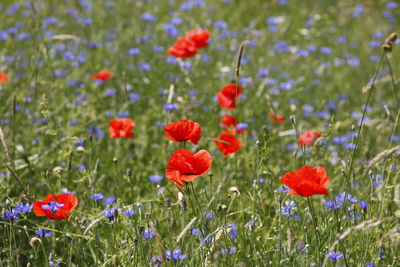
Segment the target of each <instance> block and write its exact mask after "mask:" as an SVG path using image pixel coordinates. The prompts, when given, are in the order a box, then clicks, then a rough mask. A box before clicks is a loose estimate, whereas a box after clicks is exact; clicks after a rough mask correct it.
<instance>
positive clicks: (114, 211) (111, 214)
mask: <svg viewBox="0 0 400 267" xmlns="http://www.w3.org/2000/svg"><path fill="white" fill-rule="evenodd" d="M117 215H118V208H117V207H112V208H111V209H110V208H106V209H105V210H104V211H103V213H102V214H101V216H104V217H106V218H107V219H109V220H110V222H111V223H114V218H115V217H116V216H117Z"/></svg>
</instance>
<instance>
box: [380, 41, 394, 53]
mask: <svg viewBox="0 0 400 267" xmlns="http://www.w3.org/2000/svg"><path fill="white" fill-rule="evenodd" d="M381 48H382V49H383V51H385V52H391V51H392V43H391V42H387V43H384V44H383V45H382V46H381Z"/></svg>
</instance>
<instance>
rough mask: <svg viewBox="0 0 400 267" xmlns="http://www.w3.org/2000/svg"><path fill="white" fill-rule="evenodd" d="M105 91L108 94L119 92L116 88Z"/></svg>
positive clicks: (112, 94)
mask: <svg viewBox="0 0 400 267" xmlns="http://www.w3.org/2000/svg"><path fill="white" fill-rule="evenodd" d="M105 93H106V95H107V96H114V95H116V94H117V89H115V88H111V89H106V91H105Z"/></svg>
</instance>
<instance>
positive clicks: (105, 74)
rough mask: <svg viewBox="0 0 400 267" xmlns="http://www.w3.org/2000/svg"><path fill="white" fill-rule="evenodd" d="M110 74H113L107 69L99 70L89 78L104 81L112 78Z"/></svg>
mask: <svg viewBox="0 0 400 267" xmlns="http://www.w3.org/2000/svg"><path fill="white" fill-rule="evenodd" d="M112 76H113V74H112V73H111V72H109V71H108V70H101V71H99V72H98V73H97V74H95V75H92V77H90V79H91V80H98V81H102V82H105V81H106V80H108V79H110V78H112Z"/></svg>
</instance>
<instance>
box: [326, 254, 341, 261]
mask: <svg viewBox="0 0 400 267" xmlns="http://www.w3.org/2000/svg"><path fill="white" fill-rule="evenodd" d="M343 257H344V255H343V253H341V252H336V253H335V252H329V259H330V260H332V261H337V260H341V259H343Z"/></svg>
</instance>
